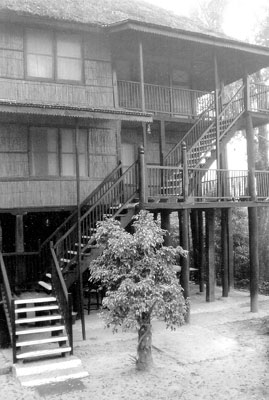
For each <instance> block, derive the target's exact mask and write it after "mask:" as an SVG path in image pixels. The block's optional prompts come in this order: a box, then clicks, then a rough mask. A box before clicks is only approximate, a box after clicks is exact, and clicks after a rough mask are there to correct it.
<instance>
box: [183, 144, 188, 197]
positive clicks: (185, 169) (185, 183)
mask: <svg viewBox="0 0 269 400" xmlns="http://www.w3.org/2000/svg"><path fill="white" fill-rule="evenodd" d="M182 162H183V180H182V192H183V201H187V200H188V195H189V175H188V158H187V146H186V143H185V142H183V143H182Z"/></svg>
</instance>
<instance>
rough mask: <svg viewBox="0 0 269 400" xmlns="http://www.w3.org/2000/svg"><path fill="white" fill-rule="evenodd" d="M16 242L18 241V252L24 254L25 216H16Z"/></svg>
mask: <svg viewBox="0 0 269 400" xmlns="http://www.w3.org/2000/svg"><path fill="white" fill-rule="evenodd" d="M15 241H16V252H17V253H23V252H24V227H23V214H17V215H16V227H15Z"/></svg>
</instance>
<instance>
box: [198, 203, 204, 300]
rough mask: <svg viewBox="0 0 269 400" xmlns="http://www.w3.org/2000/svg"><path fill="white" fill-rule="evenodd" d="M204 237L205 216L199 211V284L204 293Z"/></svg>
mask: <svg viewBox="0 0 269 400" xmlns="http://www.w3.org/2000/svg"><path fill="white" fill-rule="evenodd" d="M204 238H205V232H204V217H203V211H200V210H199V211H198V252H199V253H198V254H199V259H200V262H199V286H200V292H201V293H203V292H204V290H205V282H204V279H205V273H204V269H205V246H204V242H205V241H204Z"/></svg>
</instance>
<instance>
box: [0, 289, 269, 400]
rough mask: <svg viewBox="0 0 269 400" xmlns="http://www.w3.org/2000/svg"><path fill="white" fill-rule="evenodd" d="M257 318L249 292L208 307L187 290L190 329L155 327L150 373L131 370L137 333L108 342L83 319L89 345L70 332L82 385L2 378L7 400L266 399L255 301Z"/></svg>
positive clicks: (93, 322)
mask: <svg viewBox="0 0 269 400" xmlns="http://www.w3.org/2000/svg"><path fill="white" fill-rule="evenodd" d="M259 309H260V311H259V313H258V314H252V313H250V312H249V298H248V294H247V293H242V292H234V293H231V296H230V297H229V298H228V299H223V298H222V297H221V294H218V296H217V299H216V301H215V302H214V303H205V301H204V295H201V294H199V293H197V289H196V288H195V287H193V295H192V314H191V324H190V325H186V326H183V327H181V328H179V329H178V330H177V331H175V332H171V331H168V330H166V329H165V328H164V326H163V323H162V322H160V321H154V322H153V345H154V348H153V357H154V366H153V368H152V369H151V370H150V371H148V372H137V371H136V370H135V366H134V363H133V361H132V356H135V350H136V343H137V337H136V332H128V333H119V334H115V335H113V334H112V333H111V332H110V331H109V330H105V329H103V326H102V321H100V319H99V318H98V316H97V313H96V312H93V313H91V314H90V316H89V317H88V316H87V317H86V332H87V340H86V341H83V340H82V339H81V326H80V323H79V321H77V323H76V325H75V326H74V336H75V349H74V354H75V355H76V356H78V357H79V358H81V360H82V363H83V365H84V368H85V369H86V370H87V371H88V372H89V376H88V377H87V378H84V379H81V380H79V381H78V380H77V381H76V380H74V381H70V382H66V383H65V384H55V385H46V386H43V387H39V388H38V389H28V388H27V389H26V388H22V387H20V385H19V384H18V382H17V381H16V380H15V379H14V378H13V377H12V376H10V375H4V376H0V387H1V399H5V400H17V399H18V400H19V399H20V400H21V399H24V400H37V399H40V398H49V399H50V400H61V399H64V400H79V399H91V400H108V399H109V400H121V399H124V400H138V399H139V400H141V399H155V400H179V399H181V400H194V399H198V400H210V399H214V400H230V399H233V400H251V399H254V400H268V399H269V351H268V340H269V317H268V316H269V297H263V296H261V297H260V302H259Z"/></svg>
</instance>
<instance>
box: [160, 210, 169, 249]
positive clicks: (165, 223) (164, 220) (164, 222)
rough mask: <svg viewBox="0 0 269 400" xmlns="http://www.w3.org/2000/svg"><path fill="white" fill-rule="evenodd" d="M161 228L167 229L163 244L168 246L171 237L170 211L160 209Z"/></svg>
mask: <svg viewBox="0 0 269 400" xmlns="http://www.w3.org/2000/svg"><path fill="white" fill-rule="evenodd" d="M161 228H162V229H165V230H166V231H167V233H166V235H165V236H164V245H165V246H170V244H171V238H170V231H171V226H170V211H167V210H165V211H161Z"/></svg>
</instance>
